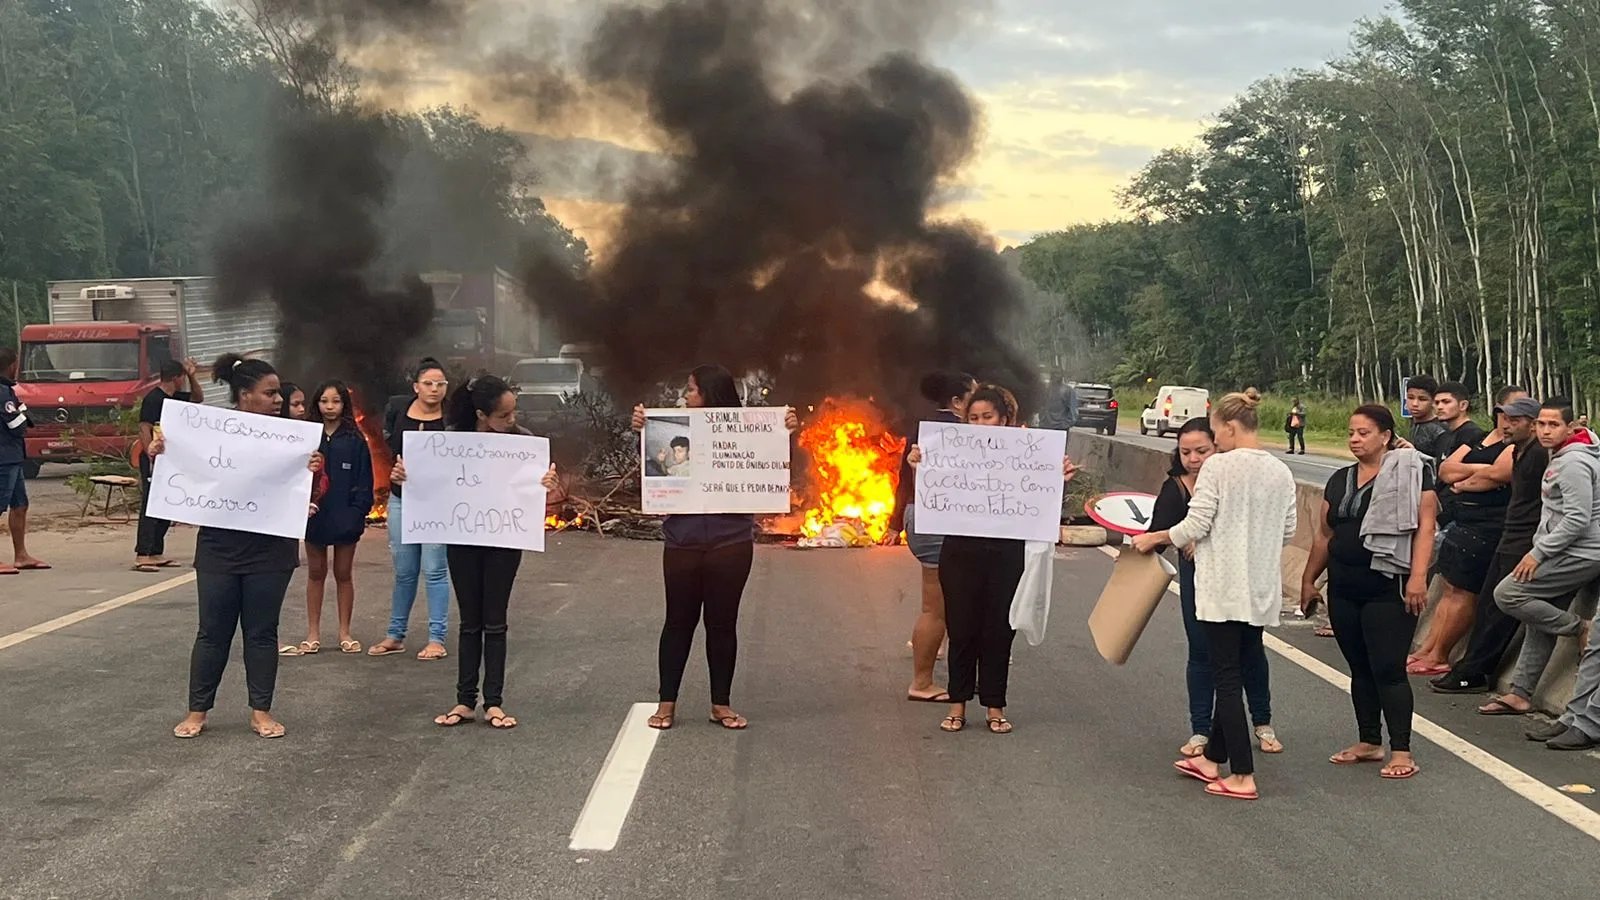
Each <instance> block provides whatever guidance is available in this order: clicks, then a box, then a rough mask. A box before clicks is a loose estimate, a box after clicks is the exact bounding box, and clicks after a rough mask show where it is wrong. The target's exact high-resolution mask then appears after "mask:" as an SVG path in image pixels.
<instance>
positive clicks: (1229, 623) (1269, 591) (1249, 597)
mask: <svg viewBox="0 0 1600 900" xmlns="http://www.w3.org/2000/svg"><path fill="white" fill-rule="evenodd" d="M1260 405H1261V394H1260V393H1259V392H1257V391H1256V390H1255V389H1254V388H1251V389H1249V390H1247V391H1245V392H1244V393H1233V394H1228V395H1227V396H1225V397H1223V398H1222V399H1221V400H1220V401H1218V403H1217V405H1216V407H1215V408H1214V409H1213V410H1212V413H1211V429H1212V432H1213V433H1214V434H1215V435H1216V438H1217V450H1218V451H1219V452H1218V453H1217V454H1216V455H1214V456H1212V457H1210V458H1208V459H1207V460H1206V462H1205V465H1204V466H1202V467H1201V469H1200V475H1199V477H1198V478H1196V479H1195V488H1194V496H1193V497H1191V498H1190V499H1189V512H1188V514H1187V515H1186V516H1184V518H1183V521H1182V522H1179V523H1178V524H1177V525H1174V526H1173V527H1172V528H1170V529H1168V530H1166V531H1155V532H1148V533H1146V534H1141V535H1138V536H1136V537H1134V539H1133V547H1134V549H1135V550H1137V551H1138V552H1140V553H1150V552H1153V551H1155V550H1157V549H1159V548H1161V547H1164V546H1173V547H1187V546H1189V545H1191V544H1192V545H1194V548H1195V618H1196V619H1199V620H1200V622H1201V623H1203V624H1204V626H1205V630H1206V636H1207V638H1208V639H1209V645H1210V646H1209V648H1208V649H1209V655H1210V658H1211V677H1212V680H1213V682H1214V684H1215V685H1216V705H1215V707H1214V712H1213V721H1212V724H1211V734H1210V735H1209V740H1208V741H1207V742H1206V746H1205V753H1204V754H1202V755H1201V756H1198V757H1195V758H1192V759H1191V758H1187V757H1185V758H1183V759H1179V760H1178V761H1177V762H1175V763H1173V765H1174V766H1175V767H1176V768H1177V769H1178V771H1179V772H1182V773H1183V774H1184V775H1187V776H1189V777H1191V778H1196V779H1199V780H1200V781H1203V782H1205V785H1206V793H1208V794H1210V795H1212V796H1215V797H1228V798H1232V799H1236V800H1254V799H1256V798H1257V797H1258V796H1259V793H1258V789H1257V787H1256V778H1255V757H1254V754H1253V753H1252V752H1251V744H1253V743H1254V742H1253V741H1252V740H1251V734H1250V726H1249V723H1248V721H1247V720H1246V718H1245V707H1244V676H1243V670H1244V665H1243V660H1244V658H1245V657H1246V656H1248V655H1254V654H1255V653H1256V652H1258V651H1257V649H1256V648H1258V647H1259V646H1260V645H1261V643H1262V629H1263V628H1264V627H1266V626H1268V625H1273V626H1276V625H1277V624H1278V621H1279V617H1280V615H1281V614H1282V612H1283V579H1282V573H1281V572H1280V571H1279V564H1280V560H1281V558H1282V556H1283V548H1284V546H1285V545H1287V544H1288V543H1289V541H1290V539H1291V538H1293V537H1294V532H1295V527H1296V525H1297V524H1298V520H1297V516H1296V505H1295V487H1294V475H1293V474H1291V473H1290V472H1289V467H1288V466H1286V465H1284V463H1283V460H1281V459H1278V458H1277V457H1275V456H1273V455H1272V454H1271V453H1268V452H1267V451H1266V450H1263V449H1262V448H1261V436H1260V429H1261V416H1260V413H1259V412H1258V411H1257V409H1258V407H1259V406H1260ZM1224 764H1226V765H1227V766H1228V774H1226V775H1224V774H1223V773H1222V766H1223V765H1224Z"/></svg>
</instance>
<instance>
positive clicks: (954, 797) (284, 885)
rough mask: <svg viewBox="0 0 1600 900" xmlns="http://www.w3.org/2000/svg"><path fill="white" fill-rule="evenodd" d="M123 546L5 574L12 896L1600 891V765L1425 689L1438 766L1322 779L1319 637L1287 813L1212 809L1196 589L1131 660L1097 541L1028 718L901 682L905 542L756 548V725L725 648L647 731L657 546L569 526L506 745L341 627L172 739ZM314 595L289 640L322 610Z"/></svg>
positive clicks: (1299, 687) (532, 618)
mask: <svg viewBox="0 0 1600 900" xmlns="http://www.w3.org/2000/svg"><path fill="white" fill-rule="evenodd" d="M192 534H193V532H192V530H190V529H183V530H181V531H179V532H178V533H177V534H176V536H175V538H174V542H173V547H172V549H173V551H174V552H176V553H179V554H183V555H186V554H187V552H188V551H187V547H188V545H189V544H190V543H191V542H192ZM128 539H129V535H128V534H127V533H126V530H123V531H122V532H120V533H115V534H109V536H108V535H106V534H100V533H97V535H96V536H94V537H92V538H78V537H72V538H68V537H67V536H65V535H41V536H40V540H39V541H38V546H37V548H36V549H37V552H39V553H40V555H45V556H47V557H48V558H51V559H52V560H53V561H54V562H55V563H56V564H57V566H58V568H57V569H56V570H55V571H53V572H48V573H31V574H28V575H25V576H18V577H16V578H13V579H10V580H8V581H6V582H4V583H3V584H0V684H4V685H5V690H4V691H3V692H0V720H3V721H4V722H5V723H6V726H5V729H4V734H5V739H4V760H5V763H4V768H3V772H4V779H3V789H0V846H3V847H5V852H3V853H0V896H3V897H7V898H28V900H32V898H51V897H63V898H101V897H118V898H135V900H142V898H152V900H153V898H171V897H193V898H224V897H229V898H296V900H301V898H340V900H345V898H349V900H357V898H385V900H387V898H394V897H488V898H635V897H636V898H785V900H787V898H819V900H823V898H826V900H835V898H853V897H860V898H908V900H911V898H915V900H929V898H971V897H996V898H1041V897H1052V898H1054V897H1066V898H1091V897H1093V898H1100V897H1105V898H1142V897H1179V896H1182V897H1191V896H1192V897H1210V896H1229V897H1258V898H1276V897H1296V898H1299V897H1316V898H1352V900H1356V898H1359V900H1372V898H1380V897H1382V898H1388V897H1403V898H1408V900H1425V898H1457V897H1507V896H1531V897H1546V896H1547V897H1566V896H1587V895H1588V894H1590V893H1592V879H1591V878H1590V875H1589V867H1588V865H1587V863H1588V861H1589V860H1591V859H1592V858H1593V857H1594V854H1595V852H1596V850H1597V849H1600V847H1597V844H1596V840H1597V838H1600V825H1597V824H1596V823H1597V822H1600V814H1597V812H1596V809H1597V804H1596V802H1595V801H1596V798H1595V796H1593V795H1587V796H1586V795H1575V796H1569V795H1567V794H1562V793H1559V792H1556V791H1554V790H1553V789H1552V788H1553V787H1554V786H1559V785H1568V784H1572V783H1588V784H1595V783H1600V759H1596V758H1594V757H1593V756H1591V755H1584V754H1579V755H1576V756H1573V755H1563V754H1559V753H1554V752H1550V751H1545V750H1543V749H1542V748H1540V747H1539V746H1537V745H1534V744H1531V743H1528V742H1525V741H1523V740H1522V739H1521V737H1520V732H1521V729H1522V728H1523V727H1525V726H1526V725H1528V724H1530V723H1529V722H1528V721H1526V720H1522V719H1511V720H1508V719H1485V718H1482V717H1478V716H1475V715H1473V714H1472V712H1471V705H1472V703H1473V702H1474V701H1475V699H1476V698H1454V699H1452V698H1443V697H1438V696H1434V695H1431V694H1427V693H1425V692H1424V693H1423V694H1421V695H1420V696H1419V698H1418V707H1419V713H1420V714H1421V715H1422V716H1425V717H1426V718H1427V719H1428V720H1429V721H1430V722H1433V723H1436V726H1437V727H1436V728H1434V729H1432V730H1430V731H1429V732H1428V734H1429V737H1428V738H1427V739H1424V738H1422V737H1419V738H1418V739H1417V744H1416V751H1417V758H1418V762H1419V764H1420V765H1421V768H1422V773H1421V774H1420V775H1419V776H1418V777H1417V778H1415V779H1413V780H1411V781H1405V782H1386V781H1382V780H1380V779H1379V778H1378V774H1377V770H1376V768H1375V767H1368V766H1362V767H1336V766H1332V765H1329V764H1328V763H1327V762H1326V759H1327V757H1328V754H1329V753H1331V752H1332V751H1334V750H1338V749H1340V748H1342V747H1344V746H1345V745H1347V744H1348V743H1350V742H1351V741H1352V740H1353V738H1354V734H1353V722H1352V716H1351V713H1350V710H1349V705H1348V699H1347V697H1346V696H1345V695H1344V694H1343V693H1342V691H1341V690H1340V689H1339V688H1338V687H1336V686H1335V685H1334V684H1330V683H1329V681H1328V680H1325V679H1324V677H1323V676H1329V677H1331V678H1332V679H1333V680H1334V681H1337V680H1338V675H1337V673H1336V672H1334V671H1333V670H1332V669H1329V668H1328V665H1329V664H1331V665H1333V666H1340V665H1342V663H1340V662H1339V660H1338V658H1337V651H1336V650H1335V649H1334V647H1333V644H1332V642H1331V641H1326V640H1319V639H1317V638H1315V637H1312V636H1311V635H1310V633H1309V631H1308V630H1307V629H1306V628H1305V626H1303V625H1299V626H1295V625H1290V626H1286V627H1285V628H1284V629H1281V630H1280V632H1279V636H1280V637H1282V638H1284V639H1285V640H1286V641H1287V642H1288V643H1287V644H1283V645H1279V647H1280V651H1281V652H1278V653H1275V654H1274V655H1273V656H1272V665H1273V671H1272V688H1273V696H1274V706H1275V710H1276V716H1275V718H1276V723H1275V724H1276V726H1277V728H1278V731H1279V734H1280V736H1281V737H1282V739H1283V741H1284V743H1285V745H1286V746H1287V748H1288V749H1287V752H1286V753H1284V754H1282V755H1281V756H1275V757H1258V765H1259V774H1258V777H1259V780H1260V784H1261V787H1262V791H1263V799H1262V800H1261V801H1259V802H1257V803H1254V804H1246V803H1236V802H1227V801H1224V800H1221V799H1216V798H1210V797H1206V796H1204V795H1203V794H1202V792H1201V789H1200V786H1199V785H1198V784H1197V783H1195V782H1192V781H1189V780H1187V779H1184V778H1182V777H1180V776H1178V775H1177V774H1176V773H1175V772H1174V771H1173V770H1172V768H1171V765H1172V761H1173V759H1174V754H1175V751H1176V748H1177V747H1178V745H1179V744H1180V743H1182V742H1183V740H1184V738H1185V737H1187V735H1188V728H1187V727H1186V726H1187V722H1186V716H1185V708H1186V705H1185V701H1184V696H1183V657H1184V649H1183V648H1184V643H1183V633H1182V626H1181V622H1180V618H1179V614H1178V609H1177V604H1176V603H1168V604H1165V605H1164V606H1163V607H1162V608H1161V609H1160V610H1159V611H1158V613H1157V615H1156V617H1155V619H1154V621H1153V622H1152V624H1151V626H1150V628H1149V630H1148V632H1147V633H1146V635H1145V637H1144V639H1143V641H1142V642H1141V644H1140V646H1139V647H1138V649H1137V650H1136V652H1135V654H1134V656H1133V659H1132V660H1131V661H1130V662H1129V664H1128V665H1126V666H1124V667H1121V668H1117V667H1113V666H1110V665H1108V664H1106V663H1105V662H1103V661H1102V660H1101V659H1100V658H1099V657H1098V656H1097V655H1096V654H1095V652H1094V650H1093V647H1092V644H1091V642H1090V639H1089V637H1088V635H1087V633H1086V630H1085V627H1084V622H1085V620H1086V617H1087V615H1088V611H1089V608H1090V605H1091V604H1092V602H1093V600H1094V598H1095V595H1096V593H1097V592H1098V590H1099V588H1100V586H1101V585H1102V584H1103V583H1104V581H1105V579H1106V578H1107V576H1108V574H1109V570H1110V565H1111V561H1110V560H1109V559H1108V558H1107V557H1106V555H1104V554H1102V553H1101V552H1098V551H1096V550H1092V549H1075V550H1063V551H1062V553H1061V557H1060V560H1059V561H1058V562H1057V564H1056V581H1055V597H1054V605H1055V609H1054V611H1053V614H1052V619H1051V623H1050V633H1049V636H1048V639H1047V640H1046V641H1045V643H1044V644H1043V645H1041V646H1039V647H1030V646H1027V645H1025V644H1023V643H1022V642H1020V641H1019V642H1018V646H1017V649H1016V662H1015V666H1014V668H1013V679H1012V690H1011V707H1010V710H1009V712H1010V715H1011V718H1012V720H1013V721H1014V722H1015V723H1016V728H1017V730H1016V732H1015V733H1013V734H1011V735H1008V736H995V735H991V734H988V733H987V732H986V731H984V730H983V729H982V728H981V727H969V729H968V730H967V731H966V732H964V733H962V734H957V735H948V734H943V733H941V732H940V731H939V729H938V723H939V719H940V716H942V715H943V713H944V707H943V706H930V705H926V704H913V703H907V702H906V701H905V700H904V699H902V698H903V695H904V689H905V686H906V683H907V680H908V675H907V672H908V665H909V663H908V660H907V658H906V649H905V639H906V637H907V632H908V630H909V626H910V623H911V621H912V618H913V616H914V615H915V612H916V609H917V606H918V601H917V595H916V586H917V582H918V574H917V569H916V566H915V565H914V563H913V562H912V560H911V558H910V556H909V555H908V554H907V553H906V552H905V551H904V550H903V549H895V548H886V549H875V550H820V551H799V550H793V549H785V548H775V547H763V548H760V549H759V550H758V553H757V559H756V565H755V570H754V574H753V576H752V578H751V582H750V587H749V590H748V592H747V594H746V598H745V604H744V614H743V617H742V621H741V623H740V639H741V644H740V657H739V673H738V680H737V683H736V686H735V697H734V699H735V705H736V706H737V707H738V709H739V710H740V711H741V712H743V713H744V714H746V715H747V716H749V718H750V720H751V723H752V724H751V727H750V730H749V731H747V732H744V733H737V734H736V733H732V732H725V731H722V730H721V729H718V728H714V727H712V726H710V725H707V724H704V723H703V721H702V720H701V718H700V717H699V716H700V715H702V714H703V713H704V711H705V707H706V693H705V692H706V687H705V680H706V674H705V668H704V663H703V661H702V660H701V659H700V658H699V656H698V654H697V656H696V658H694V659H693V660H692V661H691V663H690V668H689V672H688V675H687V677H686V679H685V689H684V694H683V700H684V702H683V704H682V705H681V707H680V710H681V714H680V716H679V719H678V725H677V727H676V728H675V729H674V730H672V731H671V732H668V733H665V734H661V735H655V734H654V733H649V732H647V730H642V729H637V728H630V727H627V726H626V724H625V723H627V722H629V721H630V719H631V718H632V717H634V716H637V715H639V713H638V712H636V710H635V706H634V704H636V703H641V702H643V703H645V704H646V706H647V707H648V702H649V701H650V700H651V699H652V694H653V690H654V685H655V645H656V639H657V635H658V629H659V626H660V617H661V587H660V547H659V545H653V544H646V543H631V542H627V541H621V540H606V539H601V538H597V537H594V536H589V535H557V536H553V537H552V539H551V546H550V551H549V552H548V553H546V554H543V555H538V554H529V555H528V556H527V557H526V559H525V562H524V565H523V568H522V573H521V575H520V578H519V580H518V582H517V590H516V594H515V596H514V598H513V602H512V610H511V631H510V670H509V690H508V704H507V705H508V707H509V709H510V711H512V712H513V713H515V714H517V715H518V716H520V718H521V721H522V726H521V727H519V728H517V729H515V730H514V731H508V732H496V731H491V730H490V729H489V728H488V727H486V726H483V725H474V726H469V727H458V728H454V729H442V728H438V727H435V726H434V725H433V724H431V718H432V716H433V715H435V714H437V713H440V712H443V711H444V710H445V709H447V708H448V707H449V706H450V704H451V702H452V681H453V679H454V676H455V662H454V659H453V658H452V659H450V660H447V661H444V662H438V663H424V662H419V661H417V660H416V659H414V658H413V657H412V656H411V655H409V654H408V655H405V656H392V657H387V658H383V659H373V658H369V657H367V656H365V655H359V656H346V655H341V654H340V653H338V652H337V650H336V648H335V649H334V650H333V651H330V650H329V649H327V648H328V647H329V645H330V644H332V638H333V637H334V634H333V633H332V631H331V630H329V631H327V632H325V633H324V634H323V644H324V648H325V649H324V650H323V651H322V652H321V653H320V654H318V655H316V656H310V657H305V658H301V659H287V660H284V661H283V665H282V670H281V675H280V678H279V690H278V702H277V712H278V714H279V715H280V716H281V717H282V719H283V720H284V722H285V723H286V724H287V726H288V729H289V732H288V736H287V737H286V738H284V739H282V740H278V741H263V740H260V739H257V738H255V737H254V736H253V735H251V734H250V733H249V732H248V731H247V730H246V724H245V723H246V714H245V710H244V692H243V685H242V671H241V668H240V666H239V663H238V661H237V655H236V656H235V662H234V663H233V664H232V665H231V666H230V668H229V671H228V673H227V676H226V679H225V682H224V686H223V690H222V694H221V697H220V701H219V706H218V709H217V710H216V712H215V714H214V716H213V720H212V725H211V727H210V729H209V730H208V731H207V733H206V734H205V735H203V736H202V737H201V738H199V739H197V740H193V741H178V740H175V739H173V738H172V737H171V736H170V729H171V727H172V725H173V724H174V723H175V722H176V721H177V720H178V719H179V718H180V717H181V715H182V713H183V708H184V704H183V698H184V691H185V684H186V670H187V664H188V655H189V647H190V642H191V640H192V638H193V635H194V627H195V612H194V606H195V598H194V588H193V584H192V583H191V582H190V581H189V579H188V576H187V575H184V574H181V573H180V574H177V575H175V576H169V575H168V574H163V575H159V576H150V575H140V574H137V573H134V572H131V571H128V569H127V565H128V563H129V561H130V560H129V556H128V550H129V548H128V546H127V542H128ZM69 540H70V543H68V541H69ZM382 540H383V535H382V533H381V532H376V531H375V532H372V533H370V534H369V536H368V540H367V541H366V542H365V544H364V545H363V546H362V547H361V556H360V559H359V562H358V571H357V578H358V586H359V596H358V599H357V633H358V635H357V636H358V637H360V638H361V639H362V640H363V641H364V642H367V643H371V642H372V641H373V640H375V639H376V638H378V637H380V635H381V631H382V628H383V623H384V621H385V619H386V616H387V609H388V599H387V595H388V590H389V585H390V579H389V576H388V565H387V553H386V551H385V548H384V545H383V543H382ZM299 585H300V582H299V580H298V579H297V581H296V585H295V587H294V588H292V589H291V593H290V602H289V603H288V604H286V607H285V612H284V616H283V620H284V628H283V636H284V637H285V638H290V637H294V638H298V637H299V636H301V629H303V623H304V612H303V606H302V604H301V602H300V601H299V597H300V596H301V588H300V586H299ZM130 598H131V599H130ZM420 605H421V604H419V606H420ZM331 606H332V604H331V601H330V603H329V611H328V616H327V619H326V621H327V622H329V623H330V624H331V622H332V619H333V616H332V608H331ZM62 617H67V618H62ZM421 618H422V610H421V609H418V610H417V612H416V613H415V615H414V622H413V627H414V629H415V628H416V627H417V626H419V625H421V624H422V623H421V621H420V620H421ZM453 626H454V615H453V614H452V628H453ZM415 633H416V632H415V631H414V632H413V634H414V635H415ZM453 639H454V634H453V631H452V650H453V649H454V646H453ZM411 649H412V650H415V649H418V647H417V646H416V645H414V646H413V647H412V648H411ZM235 652H236V654H237V650H236V651H235ZM1284 653H1287V654H1289V655H1288V656H1285V655H1283V654H1284ZM972 712H973V714H974V715H973V717H974V718H975V719H977V720H978V721H979V723H980V725H981V718H980V713H979V710H977V709H976V708H974V709H973V710H972ZM1419 727H1420V726H1419ZM619 731H620V732H621V733H622V737H621V738H620V739H619ZM1446 732H1447V733H1448V734H1446ZM657 737H659V740H654V739H655V738H657ZM1441 742H1442V744H1441ZM614 745H615V748H616V749H615V751H614V752H613V747H614ZM608 755H609V757H610V759H611V764H610V765H608V762H607V761H608ZM1467 759H1471V760H1474V761H1475V762H1476V766H1475V765H1473V764H1469V762H1468V761H1466V760H1467ZM641 766H642V770H641V768H640V767H641ZM630 767H631V768H630ZM597 780H598V782H599V784H598V785H597ZM635 784H636V785H637V792H636V793H634V792H633V790H632V788H633V786H634V785H635ZM1508 785H1509V786H1508ZM1552 798H1553V799H1552ZM1545 807H1549V809H1551V810H1554V813H1553V812H1551V811H1547V809H1546V808H1545ZM580 820H582V821H584V822H585V825H584V827H583V829H580V830H582V831H583V837H584V841H583V843H585V845H586V846H590V847H592V846H596V845H603V844H604V843H606V841H607V840H608V839H609V840H614V841H615V845H614V847H613V848H612V849H609V850H602V849H573V848H572V846H571V844H572V834H573V832H574V828H575V826H576V825H578V823H579V822H580ZM618 825H620V827H617V826H618Z"/></svg>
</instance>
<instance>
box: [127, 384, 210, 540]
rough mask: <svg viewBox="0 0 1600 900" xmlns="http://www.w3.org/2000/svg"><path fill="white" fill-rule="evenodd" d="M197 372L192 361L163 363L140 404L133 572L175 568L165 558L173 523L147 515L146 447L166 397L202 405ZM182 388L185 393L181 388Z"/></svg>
mask: <svg viewBox="0 0 1600 900" xmlns="http://www.w3.org/2000/svg"><path fill="white" fill-rule="evenodd" d="M198 371H199V367H198V366H196V365H195V362H194V360H192V359H188V360H184V361H183V362H181V363H180V362H178V361H177V360H175V359H168V360H163V361H162V363H161V371H160V376H161V382H160V383H159V384H157V385H156V386H155V387H153V388H151V389H150V393H148V394H145V395H144V400H143V402H141V403H140V404H139V483H140V492H139V530H138V532H137V537H136V538H135V539H134V546H133V570H134V571H135V572H159V571H161V570H162V569H164V568H170V567H172V566H176V565H178V561H177V560H175V559H167V556H166V552H167V529H168V528H170V527H172V523H171V522H168V521H167V520H166V519H157V518H152V517H151V516H150V515H149V508H150V479H151V477H152V475H153V473H154V472H155V460H153V459H151V458H150V454H149V453H146V452H145V448H146V447H149V446H150V445H151V444H153V443H155V440H156V435H157V432H159V431H160V430H161V407H162V404H164V403H166V402H167V400H168V399H169V398H170V399H172V400H178V401H180V402H183V403H204V402H205V399H206V391H205V388H203V387H201V385H200V379H199V378H198V377H196V374H195V373H196V372H198ZM185 386H187V387H188V390H184V389H183V388H184V387H185Z"/></svg>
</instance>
